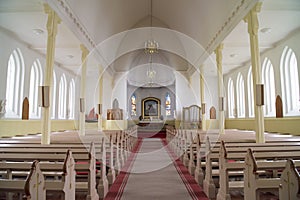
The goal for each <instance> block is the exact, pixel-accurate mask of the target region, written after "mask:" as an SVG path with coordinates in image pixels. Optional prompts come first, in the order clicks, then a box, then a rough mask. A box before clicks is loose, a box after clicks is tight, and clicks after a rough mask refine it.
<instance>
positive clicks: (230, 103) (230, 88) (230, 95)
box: [227, 78, 235, 118]
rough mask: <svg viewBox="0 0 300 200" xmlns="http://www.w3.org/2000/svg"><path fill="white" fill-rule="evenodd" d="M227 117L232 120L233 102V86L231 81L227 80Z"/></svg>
mask: <svg viewBox="0 0 300 200" xmlns="http://www.w3.org/2000/svg"><path fill="white" fill-rule="evenodd" d="M227 98H228V117H229V118H234V113H235V112H234V110H235V102H234V86H233V81H232V79H231V78H229V81H228V97H227Z"/></svg>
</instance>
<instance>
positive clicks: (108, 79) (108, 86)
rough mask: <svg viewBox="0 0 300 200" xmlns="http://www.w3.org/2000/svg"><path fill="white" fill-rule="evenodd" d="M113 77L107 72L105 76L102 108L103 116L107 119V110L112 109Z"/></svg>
mask: <svg viewBox="0 0 300 200" xmlns="http://www.w3.org/2000/svg"><path fill="white" fill-rule="evenodd" d="M112 83H113V77H112V76H111V75H110V74H109V73H107V72H105V73H104V76H103V106H102V112H103V114H102V116H103V118H105V119H106V118H107V115H106V113H107V109H111V108H112V101H113V100H112V90H113V85H112Z"/></svg>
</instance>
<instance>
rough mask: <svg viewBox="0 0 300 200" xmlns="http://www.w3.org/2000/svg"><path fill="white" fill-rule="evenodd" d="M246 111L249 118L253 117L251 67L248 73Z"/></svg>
mask: <svg viewBox="0 0 300 200" xmlns="http://www.w3.org/2000/svg"><path fill="white" fill-rule="evenodd" d="M247 83H248V87H247V88H248V110H249V117H254V96H253V76H252V67H250V68H249V71H248V82H247Z"/></svg>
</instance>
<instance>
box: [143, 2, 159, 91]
mask: <svg viewBox="0 0 300 200" xmlns="http://www.w3.org/2000/svg"><path fill="white" fill-rule="evenodd" d="M150 27H151V28H152V0H151V1H150ZM151 36H152V34H151ZM151 38H152V37H151ZM158 47H159V45H158V42H156V41H155V40H153V39H149V40H147V41H146V42H145V53H148V54H149V55H150V66H149V68H148V69H147V72H146V74H147V77H148V80H149V82H148V84H149V85H150V87H152V86H153V84H154V79H155V76H156V71H155V70H154V69H153V67H152V54H154V53H158Z"/></svg>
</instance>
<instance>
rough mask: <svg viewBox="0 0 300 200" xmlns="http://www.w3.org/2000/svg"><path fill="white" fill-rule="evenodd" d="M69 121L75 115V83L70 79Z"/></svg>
mask: <svg viewBox="0 0 300 200" xmlns="http://www.w3.org/2000/svg"><path fill="white" fill-rule="evenodd" d="M68 110H69V119H74V113H75V81H74V79H72V80H71V81H70V85H69V109H68Z"/></svg>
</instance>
